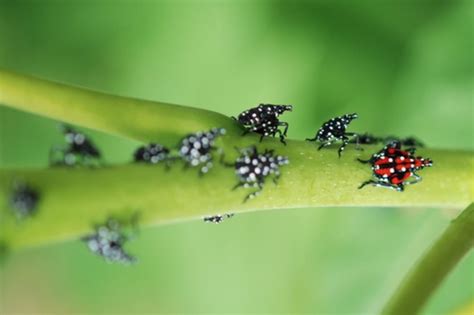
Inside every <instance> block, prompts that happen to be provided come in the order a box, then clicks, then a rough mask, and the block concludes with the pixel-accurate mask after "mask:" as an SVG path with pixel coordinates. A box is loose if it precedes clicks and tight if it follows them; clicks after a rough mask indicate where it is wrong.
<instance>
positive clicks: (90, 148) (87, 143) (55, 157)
mask: <svg viewBox="0 0 474 315" xmlns="http://www.w3.org/2000/svg"><path fill="white" fill-rule="evenodd" d="M62 129H63V133H64V137H65V139H66V143H67V146H66V147H64V148H60V147H54V148H53V149H51V151H50V156H49V162H50V164H51V165H65V166H77V165H89V166H93V165H97V164H98V163H99V162H100V151H99V149H97V147H96V146H95V145H94V143H93V142H92V141H91V140H90V139H89V138H88V137H86V135H85V134H83V133H82V132H79V131H77V130H75V129H73V128H72V127H71V126H63V127H62Z"/></svg>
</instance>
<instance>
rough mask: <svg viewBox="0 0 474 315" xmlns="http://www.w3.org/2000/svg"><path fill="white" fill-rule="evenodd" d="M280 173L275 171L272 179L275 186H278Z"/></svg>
mask: <svg viewBox="0 0 474 315" xmlns="http://www.w3.org/2000/svg"><path fill="white" fill-rule="evenodd" d="M280 176H281V173H280V171H278V170H276V171H275V176H274V177H273V183H274V184H275V185H278V180H279V179H280Z"/></svg>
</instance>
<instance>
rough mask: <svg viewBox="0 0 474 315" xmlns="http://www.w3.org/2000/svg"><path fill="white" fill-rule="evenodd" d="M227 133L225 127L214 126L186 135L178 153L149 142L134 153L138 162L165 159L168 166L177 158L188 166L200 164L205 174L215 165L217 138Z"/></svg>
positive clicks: (152, 162) (153, 162)
mask: <svg viewBox="0 0 474 315" xmlns="http://www.w3.org/2000/svg"><path fill="white" fill-rule="evenodd" d="M224 134H225V129H224V128H212V129H211V130H209V131H198V132H195V133H191V134H188V135H186V136H185V137H184V138H182V139H181V140H180V141H179V144H178V148H177V153H172V152H171V150H170V149H169V148H166V147H164V146H162V145H160V144H155V143H152V144H149V145H147V146H141V147H139V148H138V149H137V150H136V151H135V153H134V160H135V162H138V163H141V162H143V163H149V164H157V163H159V162H161V161H165V162H166V163H167V166H169V163H170V162H171V161H173V160H176V159H181V160H183V161H184V162H185V166H186V167H197V166H200V170H199V174H201V175H202V174H205V173H207V172H209V170H210V169H211V168H212V166H213V165H214V163H213V152H214V151H216V150H217V148H216V147H215V146H214V143H215V141H216V138H217V137H219V136H222V135H224Z"/></svg>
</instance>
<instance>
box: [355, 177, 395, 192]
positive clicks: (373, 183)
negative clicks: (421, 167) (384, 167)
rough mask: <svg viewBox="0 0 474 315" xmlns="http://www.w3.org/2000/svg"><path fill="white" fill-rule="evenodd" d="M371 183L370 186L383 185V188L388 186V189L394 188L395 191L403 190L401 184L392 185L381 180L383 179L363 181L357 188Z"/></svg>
mask: <svg viewBox="0 0 474 315" xmlns="http://www.w3.org/2000/svg"><path fill="white" fill-rule="evenodd" d="M369 184H370V185H372V186H376V187H385V188H389V189H393V190H396V191H403V184H400V185H392V184H390V183H386V182H383V181H376V180H372V179H371V180H368V181H365V182H363V183H362V184H361V185H360V186H359V189H361V188H363V187H364V186H365V185H369Z"/></svg>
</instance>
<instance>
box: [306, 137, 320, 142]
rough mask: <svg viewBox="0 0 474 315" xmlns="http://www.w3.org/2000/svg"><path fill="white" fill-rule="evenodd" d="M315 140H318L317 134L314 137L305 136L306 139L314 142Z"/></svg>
mask: <svg viewBox="0 0 474 315" xmlns="http://www.w3.org/2000/svg"><path fill="white" fill-rule="evenodd" d="M316 140H318V136H314V138H306V141H311V142H314V141H316Z"/></svg>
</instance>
